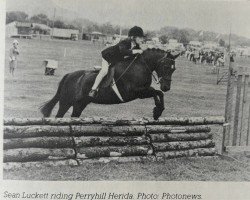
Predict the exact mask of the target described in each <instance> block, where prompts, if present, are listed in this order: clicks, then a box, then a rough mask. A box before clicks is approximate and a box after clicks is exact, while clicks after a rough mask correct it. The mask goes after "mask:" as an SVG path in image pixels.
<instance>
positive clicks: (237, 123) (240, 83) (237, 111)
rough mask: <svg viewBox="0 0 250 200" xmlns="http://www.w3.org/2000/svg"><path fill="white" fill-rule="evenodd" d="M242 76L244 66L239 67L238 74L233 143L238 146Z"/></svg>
mask: <svg viewBox="0 0 250 200" xmlns="http://www.w3.org/2000/svg"><path fill="white" fill-rule="evenodd" d="M242 76H243V68H242V67H239V70H238V75H237V91H236V102H235V113H234V128H233V144H232V145H233V146H236V142H237V136H238V128H239V114H240V103H241V87H242Z"/></svg>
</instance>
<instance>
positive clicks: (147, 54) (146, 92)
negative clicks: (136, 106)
mask: <svg viewBox="0 0 250 200" xmlns="http://www.w3.org/2000/svg"><path fill="white" fill-rule="evenodd" d="M178 56H179V54H178V55H175V56H174V55H172V54H171V53H169V52H165V51H163V50H160V49H147V50H145V51H144V52H143V54H141V55H138V56H137V57H136V58H128V59H125V60H124V61H122V62H119V63H117V64H116V65H115V73H114V80H116V85H117V88H118V89H119V92H120V94H121V96H122V98H123V100H124V101H123V102H122V101H121V100H120V99H119V98H118V97H117V95H116V94H115V93H114V91H113V89H112V88H111V87H104V88H102V87H100V89H99V91H98V95H97V97H96V98H95V99H91V98H89V97H88V93H89V91H90V90H91V87H92V85H93V83H94V81H95V78H96V76H97V72H94V71H84V70H81V71H76V72H73V73H69V74H66V75H65V76H64V77H63V79H62V80H61V82H60V83H59V86H58V89H57V92H56V94H55V96H54V97H53V98H52V99H51V100H50V101H48V102H46V103H45V104H44V105H43V106H42V107H41V108H40V109H41V112H42V114H43V116H44V117H49V116H50V114H51V111H52V109H53V108H54V106H55V105H56V103H57V102H58V101H59V110H58V112H57V115H56V117H58V118H61V117H63V116H64V114H65V113H66V112H67V111H68V109H69V108H70V107H71V106H73V113H72V115H71V117H79V116H80V115H81V113H82V111H83V110H84V108H85V107H86V106H87V105H88V104H89V103H91V102H93V103H97V104H119V103H124V102H129V101H132V100H134V99H137V98H140V99H144V98H150V97H153V98H154V101H155V106H156V107H155V108H154V110H153V116H154V119H158V118H159V117H160V116H161V114H162V112H163V110H164V100H163V92H162V91H164V92H166V91H168V90H170V87H171V77H172V74H173V72H174V71H175V59H176V58H177V57H178ZM153 71H155V72H156V73H157V75H158V78H159V82H160V88H161V90H162V91H160V90H155V89H154V88H153V87H151V83H152V72H153Z"/></svg>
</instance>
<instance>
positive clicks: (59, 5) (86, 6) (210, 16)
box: [6, 0, 250, 38]
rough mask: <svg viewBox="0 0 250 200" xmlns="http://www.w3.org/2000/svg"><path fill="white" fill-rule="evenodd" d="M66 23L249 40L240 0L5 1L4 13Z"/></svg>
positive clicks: (246, 6) (248, 20)
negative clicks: (183, 30) (169, 29)
mask: <svg viewBox="0 0 250 200" xmlns="http://www.w3.org/2000/svg"><path fill="white" fill-rule="evenodd" d="M54 8H56V17H57V18H60V19H65V20H71V19H74V18H85V19H89V20H91V21H95V22H97V23H106V22H110V23H112V24H115V25H121V26H126V27H131V26H134V25H138V26H141V27H142V28H144V29H146V30H159V29H160V28H161V27H164V26H176V27H178V28H192V29H195V30H197V31H199V30H204V31H213V32H216V33H222V34H225V33H226V34H229V32H230V24H231V30H232V33H235V34H237V35H241V36H245V37H248V38H250V1H249V0H248V1H247V0H246V1H239V0H231V1H226V0H217V1H216V0H210V1H208V0H6V11H16V10H21V11H25V12H26V13H27V14H29V15H30V16H31V15H34V14H39V13H45V14H47V15H48V16H50V17H52V16H53V11H54Z"/></svg>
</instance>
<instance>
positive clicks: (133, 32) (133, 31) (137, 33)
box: [128, 26, 144, 37]
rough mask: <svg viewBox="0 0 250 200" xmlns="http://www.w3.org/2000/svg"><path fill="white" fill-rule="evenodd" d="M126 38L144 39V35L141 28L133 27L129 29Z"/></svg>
mask: <svg viewBox="0 0 250 200" xmlns="http://www.w3.org/2000/svg"><path fill="white" fill-rule="evenodd" d="M128 36H129V37H132V36H134V37H144V33H143V30H142V28H141V27H139V26H134V27H133V28H131V29H130V30H129V32H128Z"/></svg>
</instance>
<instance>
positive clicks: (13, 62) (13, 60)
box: [9, 40, 19, 76]
mask: <svg viewBox="0 0 250 200" xmlns="http://www.w3.org/2000/svg"><path fill="white" fill-rule="evenodd" d="M17 46H18V41H17V40H14V41H13V47H11V49H10V54H9V67H10V74H12V76H14V71H15V69H16V68H17V56H18V55H19V51H18V48H17Z"/></svg>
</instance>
